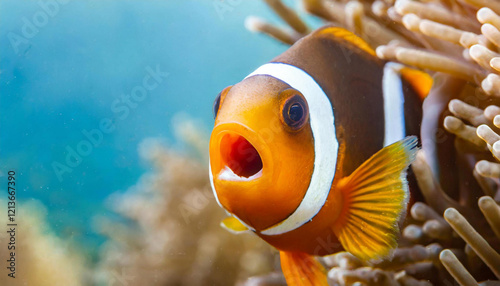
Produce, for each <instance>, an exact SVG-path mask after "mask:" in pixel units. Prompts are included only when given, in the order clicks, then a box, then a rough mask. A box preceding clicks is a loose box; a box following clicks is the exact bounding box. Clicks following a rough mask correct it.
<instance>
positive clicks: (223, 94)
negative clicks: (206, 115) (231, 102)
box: [213, 85, 233, 119]
mask: <svg viewBox="0 0 500 286" xmlns="http://www.w3.org/2000/svg"><path fill="white" fill-rule="evenodd" d="M231 87H233V86H232V85H230V86H228V87H226V88H224V89H223V90H222V91H221V92H219V94H218V95H217V97H216V98H215V101H214V106H213V112H214V119H215V118H217V114H219V109H220V105H221V104H222V103H223V102H224V98H225V97H226V94H227V93H228V92H229V90H230V89H231Z"/></svg>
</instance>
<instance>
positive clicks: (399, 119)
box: [382, 63, 406, 147]
mask: <svg viewBox="0 0 500 286" xmlns="http://www.w3.org/2000/svg"><path fill="white" fill-rule="evenodd" d="M401 68H402V65H400V64H396V63H387V64H386V65H385V67H384V77H383V79H382V91H383V95H384V122H385V123H384V133H385V134H384V147H385V146H388V145H391V144H392V143H395V142H397V141H399V140H401V139H403V138H405V136H406V130H405V115H404V102H405V99H404V93H403V83H402V82H401V75H400V74H399V70H400V69H401Z"/></svg>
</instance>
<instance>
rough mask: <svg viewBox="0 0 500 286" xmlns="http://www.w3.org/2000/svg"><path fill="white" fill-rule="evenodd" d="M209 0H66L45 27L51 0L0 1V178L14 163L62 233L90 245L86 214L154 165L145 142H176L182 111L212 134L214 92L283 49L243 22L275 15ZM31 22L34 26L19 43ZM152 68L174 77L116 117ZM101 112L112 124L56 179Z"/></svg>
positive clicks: (21, 183) (24, 196)
mask: <svg viewBox="0 0 500 286" xmlns="http://www.w3.org/2000/svg"><path fill="white" fill-rule="evenodd" d="M216 1H218V0H215V1H209V0H206V1H203V0H198V1H194V0H177V1H174V0H163V1H153V0H150V1H139V0H137V1H123V0H122V1H100V0H92V1H77V0H73V1H67V2H68V3H66V4H61V3H59V4H58V5H57V6H58V11H57V13H53V14H54V15H52V16H50V15H49V16H48V17H47V19H48V20H47V21H46V23H45V24H44V18H43V16H42V15H41V13H46V12H43V11H44V10H43V7H42V6H47V3H49V2H50V3H56V2H54V1H51V0H46V1H41V2H40V1H18V0H2V1H0V39H1V40H0V160H1V164H0V172H1V174H0V175H2V176H5V174H6V173H7V172H8V171H9V170H15V171H16V172H17V174H18V175H17V183H18V189H19V192H18V199H20V200H30V199H37V200H40V201H42V202H43V203H44V204H45V205H46V206H47V208H48V214H49V216H48V218H49V222H50V224H51V226H52V227H53V228H54V229H55V230H56V231H57V233H58V234H59V235H61V236H62V237H65V238H71V239H73V240H75V241H77V242H79V243H83V244H85V245H86V246H87V247H89V248H90V249H96V248H97V246H98V245H99V244H100V243H101V242H102V240H103V238H102V237H99V236H98V235H96V234H95V232H94V231H93V229H92V227H91V224H92V223H91V221H92V218H93V217H94V216H96V215H109V214H110V213H111V212H110V211H109V210H108V209H107V208H106V206H105V205H104V204H103V202H104V201H105V199H106V198H107V197H108V196H109V195H110V194H111V193H112V192H116V191H124V190H126V189H127V188H128V187H130V186H131V185H133V184H135V183H136V182H137V179H138V178H139V177H140V176H141V174H144V173H145V172H147V171H148V170H149V169H150V168H151V166H150V165H148V164H147V163H145V162H142V161H141V160H140V158H139V156H138V152H137V146H138V144H139V143H140V142H141V140H143V139H144V138H148V137H160V138H165V140H166V141H167V142H172V140H173V139H172V138H173V137H172V130H171V119H172V116H174V115H175V114H176V113H178V112H180V111H185V112H187V113H188V114H190V115H191V116H192V117H195V118H198V119H201V120H202V122H204V124H205V127H206V128H207V130H209V128H210V127H211V125H212V124H213V119H212V103H213V99H214V97H215V95H216V94H217V93H218V92H219V91H220V90H221V89H223V88H224V87H226V86H228V85H230V84H234V83H236V82H238V81H239V80H241V79H242V78H243V77H244V76H245V75H247V74H248V73H250V72H251V71H252V70H253V69H255V68H256V67H258V66H259V65H261V64H263V63H265V62H267V61H269V60H270V59H272V58H273V57H275V56H276V55H278V54H280V53H281V52H282V51H284V50H285V49H286V46H285V45H283V44H279V43H277V42H276V41H274V40H272V39H269V38H267V37H265V36H262V35H256V34H252V33H250V32H248V31H247V30H246V29H245V28H244V25H243V23H244V19H245V17H246V16H248V15H252V14H253V15H258V16H262V17H263V18H265V19H269V20H271V21H273V22H275V23H279V22H280V21H279V19H277V17H276V16H274V14H273V13H272V12H271V11H270V10H269V9H268V8H267V6H265V5H264V4H263V3H262V2H261V1H232V3H233V4H234V3H236V4H235V5H230V8H231V9H229V10H225V11H222V12H221V10H219V12H218V11H217V10H216V8H215V2H216ZM229 2H231V1H226V4H228V5H229V4H230V3H229ZM41 3H45V5H42V4H41ZM289 3H290V1H289ZM293 3H295V2H293V1H292V4H293ZM293 5H295V4H293ZM225 7H226V8H227V7H228V6H225ZM56 10H57V9H56ZM52 11H54V9H53V10H52ZM46 15H47V14H46ZM26 21H28V22H31V24H34V22H35V21H37V22H36V23H37V24H39V26H40V27H39V28H37V30H38V31H37V32H35V33H32V34H34V35H32V34H27V35H28V36H30V37H31V36H32V37H31V38H27V37H25V39H26V40H27V41H24V40H22V41H20V42H18V43H15V40H19V38H16V36H24V34H23V31H22V29H23V27H24V26H25V25H26ZM42 24H43V25H42ZM29 32H33V31H32V30H31V31H29ZM13 40H14V42H13ZM148 66H149V67H151V68H152V69H156V68H157V67H159V69H160V70H161V71H163V72H168V73H169V76H168V77H167V78H166V79H165V80H164V81H163V82H162V83H160V84H159V85H158V87H157V88H155V89H153V90H152V91H150V92H148V94H147V97H146V98H145V99H144V100H143V101H142V102H139V103H137V107H136V108H135V109H132V108H130V110H129V111H130V113H129V114H128V115H127V116H123V115H124V114H122V113H120V114H118V113H113V111H112V108H111V105H112V103H113V101H114V100H116V99H118V98H120V96H121V95H122V94H130V92H131V91H132V89H133V88H134V87H136V86H137V85H141V84H142V79H143V78H144V76H145V75H146V74H147V71H146V68H147V67H148ZM117 115H122V117H123V119H120V118H119V117H118V116H117ZM103 118H110V119H112V120H113V121H114V124H115V126H116V129H115V130H114V131H113V132H111V133H109V134H105V135H104V137H103V140H102V143H100V144H99V145H97V146H96V147H94V148H93V150H92V151H91V152H90V155H88V156H86V157H82V161H81V163H80V165H78V166H77V167H74V168H72V172H71V173H64V174H63V175H62V180H59V179H58V177H57V176H56V174H55V172H54V170H53V164H54V162H59V163H61V164H65V160H66V158H65V157H66V156H67V154H68V149H67V148H72V149H76V148H77V146H78V144H79V143H80V142H82V140H86V137H85V136H84V135H83V133H82V131H83V130H87V131H90V130H91V129H95V128H99V124H100V121H101V120H102V119H103ZM4 178H5V177H4ZM4 181H5V180H4ZM20 216H22V214H20Z"/></svg>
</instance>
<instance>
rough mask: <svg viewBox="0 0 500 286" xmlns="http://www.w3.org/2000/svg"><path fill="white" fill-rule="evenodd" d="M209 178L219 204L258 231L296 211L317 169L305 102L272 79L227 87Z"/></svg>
mask: <svg viewBox="0 0 500 286" xmlns="http://www.w3.org/2000/svg"><path fill="white" fill-rule="evenodd" d="M214 114H215V126H214V129H213V131H212V135H211V138H210V174H211V179H212V180H211V181H212V187H213V189H214V193H215V195H216V198H217V200H218V202H219V204H220V205H221V206H222V207H223V208H224V209H225V210H226V211H228V212H229V213H230V214H232V215H234V216H235V217H237V218H238V219H239V220H240V221H242V222H244V223H245V224H246V225H248V226H250V227H252V228H253V229H255V230H257V231H259V230H262V229H265V228H267V227H270V226H272V225H274V224H276V223H278V222H280V221H282V220H284V219H286V218H287V217H288V216H289V215H290V214H292V213H293V212H294V210H295V209H297V207H298V206H299V204H300V202H301V201H302V198H303V197H304V195H305V193H306V192H307V189H308V186H309V182H310V179H311V175H312V172H313V169H314V138H313V135H312V131H311V126H310V123H309V108H308V105H307V101H306V99H305V97H304V96H303V95H302V94H301V93H300V92H299V91H298V90H295V89H293V88H292V87H290V86H289V85H288V84H286V83H284V82H282V81H280V80H278V79H276V78H273V77H271V76H264V75H256V76H251V77H248V78H246V79H244V80H243V81H241V82H240V83H238V84H236V85H234V86H230V87H227V88H226V89H224V90H223V91H222V92H221V93H220V94H219V96H218V97H217V98H216V101H215V103H214Z"/></svg>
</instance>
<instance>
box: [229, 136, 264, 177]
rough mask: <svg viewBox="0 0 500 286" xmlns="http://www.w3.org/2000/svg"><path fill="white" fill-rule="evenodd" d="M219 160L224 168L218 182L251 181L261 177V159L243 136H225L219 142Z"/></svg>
mask: <svg viewBox="0 0 500 286" xmlns="http://www.w3.org/2000/svg"><path fill="white" fill-rule="evenodd" d="M220 152H221V159H222V162H223V164H224V165H225V167H224V168H223V169H222V170H221V172H220V173H219V179H220V180H227V181H251V180H255V179H257V178H259V177H261V176H262V168H263V164H262V159H261V157H260V155H259V152H258V151H257V149H255V147H254V146H253V145H252V144H251V143H250V142H249V141H248V140H247V139H245V138H244V137H243V136H241V135H238V134H225V135H224V136H223V137H222V140H221V142H220Z"/></svg>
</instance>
